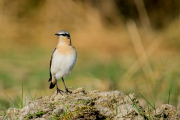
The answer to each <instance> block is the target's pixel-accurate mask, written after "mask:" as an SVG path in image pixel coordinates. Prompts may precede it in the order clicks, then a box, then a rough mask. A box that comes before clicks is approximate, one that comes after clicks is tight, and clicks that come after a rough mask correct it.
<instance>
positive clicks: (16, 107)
mask: <svg viewBox="0 0 180 120" xmlns="http://www.w3.org/2000/svg"><path fill="white" fill-rule="evenodd" d="M4 94H5V95H6V96H7V97H8V98H9V100H10V101H11V102H12V103H13V105H14V106H15V107H16V108H18V106H17V105H16V104H15V103H14V102H13V101H12V99H11V98H10V97H9V96H8V95H7V94H6V93H5V92H4Z"/></svg>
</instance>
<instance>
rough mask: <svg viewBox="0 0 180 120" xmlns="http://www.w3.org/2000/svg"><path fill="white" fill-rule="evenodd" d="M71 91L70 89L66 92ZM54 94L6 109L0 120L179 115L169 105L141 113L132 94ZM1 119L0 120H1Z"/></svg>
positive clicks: (178, 112)
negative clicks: (19, 106)
mask: <svg viewBox="0 0 180 120" xmlns="http://www.w3.org/2000/svg"><path fill="white" fill-rule="evenodd" d="M69 90H71V89H69ZM71 91H72V94H69V93H66V92H65V91H64V92H62V95H61V94H57V93H56V92H55V93H54V95H52V96H43V97H40V98H38V99H37V100H35V101H32V102H29V103H28V104H27V105H26V106H25V107H23V108H22V109H17V108H9V109H8V111H7V112H6V116H4V119H9V120H10V119H20V120H23V119H35V120H47V119H67V120H68V119H76V120H85V119H93V120H94V119H98V120H101V119H102V120H103V119H136V120H137V119H138V120H139V119H140V120H141V119H142V120H144V119H149V115H150V116H151V119H179V118H180V111H177V110H176V108H175V107H174V106H172V105H168V104H163V105H162V106H161V107H160V108H157V109H156V111H155V110H152V111H150V110H148V109H144V108H142V107H141V106H140V103H139V102H138V100H137V99H136V98H135V96H134V94H129V95H124V94H123V93H122V92H120V91H107V92H101V91H98V90H93V91H89V92H85V91H84V89H83V88H77V89H76V90H71ZM1 118H3V117H2V116H1Z"/></svg>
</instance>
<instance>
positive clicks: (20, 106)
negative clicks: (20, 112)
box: [17, 96, 23, 108]
mask: <svg viewBox="0 0 180 120" xmlns="http://www.w3.org/2000/svg"><path fill="white" fill-rule="evenodd" d="M17 98H18V100H19V102H20V104H21V106H20V108H22V107H23V104H22V102H21V100H20V98H19V97H18V96H17Z"/></svg>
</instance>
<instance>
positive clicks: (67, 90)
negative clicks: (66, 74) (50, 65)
mask: <svg viewBox="0 0 180 120" xmlns="http://www.w3.org/2000/svg"><path fill="white" fill-rule="evenodd" d="M62 81H63V83H64V87H65V90H66V92H69V93H70V94H71V93H72V92H71V91H69V90H68V89H67V88H66V85H65V82H64V79H63V78H62Z"/></svg>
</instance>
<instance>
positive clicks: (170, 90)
mask: <svg viewBox="0 0 180 120" xmlns="http://www.w3.org/2000/svg"><path fill="white" fill-rule="evenodd" d="M170 94H171V88H170V89H169V97H168V104H169V101H170Z"/></svg>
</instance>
